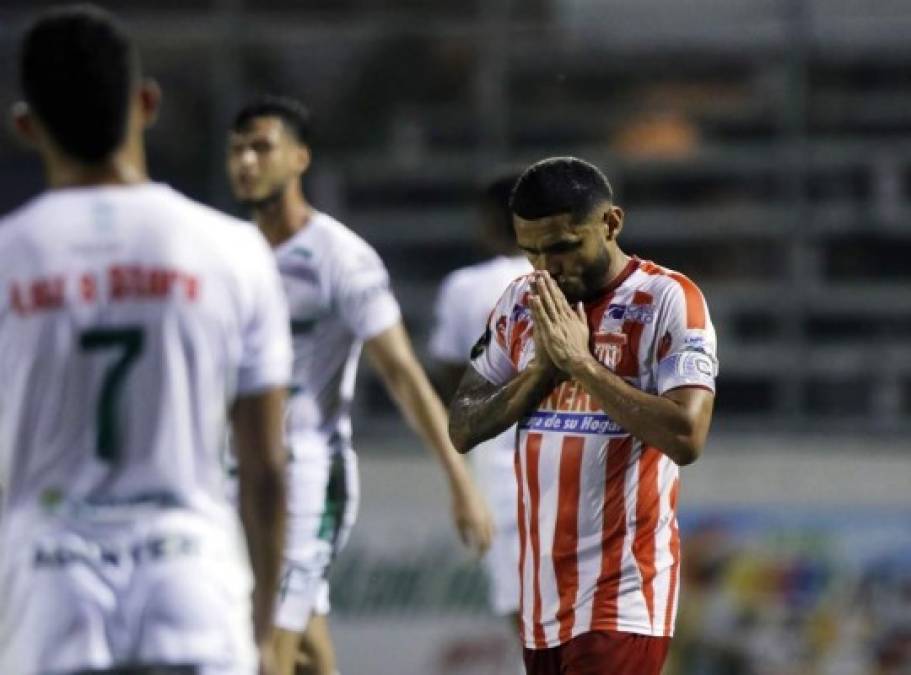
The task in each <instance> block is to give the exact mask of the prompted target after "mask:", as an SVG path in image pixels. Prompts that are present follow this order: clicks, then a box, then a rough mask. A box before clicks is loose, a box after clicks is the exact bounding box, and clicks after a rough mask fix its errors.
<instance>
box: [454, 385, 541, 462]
mask: <svg viewBox="0 0 911 675" xmlns="http://www.w3.org/2000/svg"><path fill="white" fill-rule="evenodd" d="M554 386H556V381H555V379H554V376H553V374H552V373H548V372H546V371H544V370H539V369H536V368H527V369H525V370H523V371H522V372H521V373H519V375H518V376H517V377H516V378H515V379H513V380H511V381H510V382H508V383H507V384H505V385H504V386H502V387H494V386H493V385H490V384H489V383H482V384H481V386H476V387H472V386H463V387H460V388H459V390H458V391H457V392H456V395H455V397H454V398H453V400H452V403H451V404H450V406H449V436H450V438H452V443H453V445H455V447H456V450H458V451H459V452H461V453H466V452H468V451H469V450H471V449H472V448H473V447H475V446H476V445H477V444H478V443H482V442H483V441H486V440H488V439H490V438H493V437H494V436H497V435H499V434H501V433H503V432H504V431H506V430H507V429H508V428H509V427H511V426H512V425H514V424H515V423H516V422H518V421H519V420H520V419H521V418H522V417H524V416H525V415H527V414H528V412H529V411H531V410H532V409H533V408H534V407H535V406H536V405H538V403H540V402H541V400H542V399H543V398H544V397H545V396H547V394H548V393H550V391H551V390H552V389H553V388H554Z"/></svg>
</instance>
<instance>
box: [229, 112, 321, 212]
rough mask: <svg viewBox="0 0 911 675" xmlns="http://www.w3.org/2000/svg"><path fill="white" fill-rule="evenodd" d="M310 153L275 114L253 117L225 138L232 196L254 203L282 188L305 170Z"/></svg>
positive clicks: (267, 198)
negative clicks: (240, 128) (243, 127)
mask: <svg viewBox="0 0 911 675" xmlns="http://www.w3.org/2000/svg"><path fill="white" fill-rule="evenodd" d="M308 162H309V153H308V152H307V148H306V146H304V145H302V144H301V143H299V142H298V141H297V140H296V139H295V138H294V137H293V136H292V135H291V134H290V133H289V132H288V130H287V129H286V128H285V125H284V124H283V123H282V120H281V119H280V118H278V117H270V116H266V117H256V118H254V119H253V120H252V121H251V122H250V124H249V125H247V127H246V128H245V129H243V130H242V131H234V132H231V135H230V137H229V138H228V177H229V179H230V181H231V189H232V190H233V191H234V197H235V198H236V199H237V200H238V201H239V202H241V203H243V204H246V205H249V206H257V205H260V204H264V203H267V202H269V201H271V200H273V199H275V198H276V197H278V196H279V195H280V194H282V193H283V192H284V190H285V189H286V188H287V186H288V184H289V183H291V182H292V181H298V180H299V179H300V176H301V174H302V173H303V172H304V171H305V170H306V168H307V164H308Z"/></svg>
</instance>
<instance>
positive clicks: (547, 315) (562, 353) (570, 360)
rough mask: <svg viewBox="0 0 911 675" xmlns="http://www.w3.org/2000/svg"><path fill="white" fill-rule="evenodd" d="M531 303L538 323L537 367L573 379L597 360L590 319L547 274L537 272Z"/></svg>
mask: <svg viewBox="0 0 911 675" xmlns="http://www.w3.org/2000/svg"><path fill="white" fill-rule="evenodd" d="M531 290H532V294H531V297H530V300H529V304H530V307H531V314H532V318H533V319H534V340H535V364H534V365H536V366H538V367H540V368H543V369H550V370H559V371H562V373H563V374H564V375H565V376H572V375H573V373H575V372H576V371H577V369H579V368H581V367H583V366H584V365H585V364H587V363H590V362H591V360H592V359H593V358H594V357H593V355H592V353H591V349H590V348H589V329H588V319H587V318H586V315H585V307H584V305H583V304H582V303H581V302H579V303H577V304H576V307H575V308H573V307H571V306H570V304H569V301H567V299H566V296H565V295H563V291H561V290H560V287H559V286H557V282H555V281H554V280H553V277H551V276H550V274H549V273H548V272H546V271H536V272H535V273H534V277H533V278H532V282H531Z"/></svg>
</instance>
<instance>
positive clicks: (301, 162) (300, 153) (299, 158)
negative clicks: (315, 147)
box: [294, 143, 310, 173]
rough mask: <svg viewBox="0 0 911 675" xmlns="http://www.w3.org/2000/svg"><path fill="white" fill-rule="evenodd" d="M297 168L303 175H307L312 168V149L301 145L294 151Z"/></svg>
mask: <svg viewBox="0 0 911 675" xmlns="http://www.w3.org/2000/svg"><path fill="white" fill-rule="evenodd" d="M294 157H295V161H296V163H297V168H298V170H299V171H300V172H301V173H306V172H307V169H309V168H310V148H309V147H308V146H306V145H304V144H303V143H301V144H299V145H298V146H297V148H296V149H295V151H294Z"/></svg>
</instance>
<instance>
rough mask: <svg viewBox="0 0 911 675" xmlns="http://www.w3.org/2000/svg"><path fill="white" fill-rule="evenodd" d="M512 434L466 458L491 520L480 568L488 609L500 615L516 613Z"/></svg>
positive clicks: (516, 532)
mask: <svg viewBox="0 0 911 675" xmlns="http://www.w3.org/2000/svg"><path fill="white" fill-rule="evenodd" d="M514 438H515V432H514V431H507V432H506V433H504V434H502V435H501V436H499V437H497V438H494V439H492V440H490V441H487V442H485V443H481V444H480V445H478V446H477V447H476V448H475V449H474V450H472V451H471V454H470V455H469V460H470V462H471V467H472V470H473V472H474V475H475V478H476V480H477V483H478V487H479V488H480V490H481V492H482V493H483V495H484V497H485V498H486V500H487V505H488V506H489V507H490V512H491V515H492V516H493V521H494V528H495V529H494V535H493V540H492V541H491V544H490V549H489V550H488V551H487V555H485V556H484V568H485V570H486V571H487V576H488V580H489V582H490V594H489V596H488V599H489V603H490V606H491V609H492V610H493V611H494V612H495V613H496V614H500V615H507V614H515V613H517V612H518V611H519V525H518V522H517V520H516V519H517V517H518V503H517V501H518V488H517V486H516V473H515V468H514V466H513V457H514V453H515V450H514V446H513V439H514Z"/></svg>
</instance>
